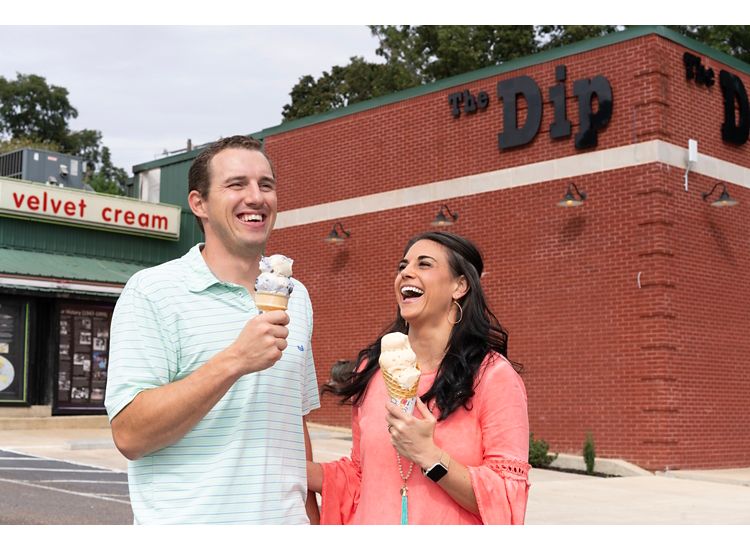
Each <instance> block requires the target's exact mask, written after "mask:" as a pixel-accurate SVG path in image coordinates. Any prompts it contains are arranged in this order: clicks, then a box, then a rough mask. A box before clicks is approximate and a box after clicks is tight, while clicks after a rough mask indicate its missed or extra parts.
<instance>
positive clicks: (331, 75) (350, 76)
mask: <svg viewBox="0 0 750 550" xmlns="http://www.w3.org/2000/svg"><path fill="white" fill-rule="evenodd" d="M418 84H420V82H419V81H418V80H416V79H415V78H414V77H413V76H412V75H411V74H409V73H408V72H407V71H406V70H405V68H404V67H403V66H402V65H399V64H394V63H369V62H367V61H365V60H364V59H363V58H361V57H352V58H351V59H350V60H349V64H348V65H345V66H343V67H341V66H339V65H336V66H334V67H333V68H332V69H331V72H327V71H324V72H323V76H321V77H320V78H319V79H317V80H315V79H314V78H313V77H312V76H310V75H305V76H303V77H302V78H300V80H299V82H298V83H297V84H296V85H295V86H294V87H293V88H292V91H291V93H290V95H291V97H292V102H291V103H290V104H287V105H284V109H283V111H282V116H283V117H284V120H294V119H297V118H301V117H304V116H308V115H313V114H316V113H324V112H326V111H329V110H331V109H337V108H338V107H345V106H346V105H349V104H351V103H356V102H358V101H364V100H365V99H371V98H373V97H379V96H381V95H386V94H389V93H392V92H394V91H398V90H403V89H405V88H410V87H412V86H416V85H418Z"/></svg>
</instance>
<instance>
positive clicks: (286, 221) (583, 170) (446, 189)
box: [275, 140, 750, 229]
mask: <svg viewBox="0 0 750 550" xmlns="http://www.w3.org/2000/svg"><path fill="white" fill-rule="evenodd" d="M686 145H687V144H686ZM655 162H659V163H663V164H667V165H669V166H674V167H676V168H680V169H682V170H685V169H686V168H687V147H678V146H677V145H673V144H671V143H667V142H665V141H661V140H651V141H645V142H643V143H636V144H633V145H623V146H622V147H613V148H611V149H604V150H602V151H593V152H591V153H582V154H579V155H570V156H567V157H561V158H558V159H553V160H546V161H543V162H535V163H531V164H525V165H523V166H514V167H512V168H504V169H502V170H495V171H493V172H485V173H483V174H475V175H473V176H464V177H460V178H453V179H449V180H443V181H437V182H433V183H426V184H423V185H416V186H414V187H407V188H404V189H396V190H393V191H385V192H383V193H374V194H372V195H365V196H362V197H354V198H351V199H344V200H340V201H333V202H328V203H323V204H316V205H314V206H306V207H304V208H297V209H294V210H287V211H284V212H279V214H278V218H277V219H276V225H275V228H276V229H284V228H287V227H296V226H300V225H307V224H311V223H317V222H323V221H326V220H336V219H341V218H351V217H353V216H361V215H365V214H372V213H374V212H381V211H383V210H392V209H394V208H404V207H407V206H415V205H419V204H425V203H430V202H437V201H445V200H448V199H453V198H457V197H466V196H471V195H477V194H479V193H487V192H490V191H498V190H500V189H510V188H513V187H521V186H523V185H533V184H536V183H543V182H545V181H550V180H556V179H562V178H572V177H578V176H584V175H588V174H595V173H597V172H604V171H608V170H618V169H621V168H631V167H634V166H641V165H643V164H652V163H655ZM690 172H691V173H698V174H702V175H704V176H708V177H711V178H716V179H719V180H722V181H724V182H726V183H733V184H736V185H741V186H743V187H750V169H748V168H745V167H743V166H739V165H736V164H732V163H731V162H727V161H724V160H720V159H717V158H714V157H710V156H708V155H702V154H699V155H698V162H697V163H695V165H694V166H693V167H692V168H691V169H690Z"/></svg>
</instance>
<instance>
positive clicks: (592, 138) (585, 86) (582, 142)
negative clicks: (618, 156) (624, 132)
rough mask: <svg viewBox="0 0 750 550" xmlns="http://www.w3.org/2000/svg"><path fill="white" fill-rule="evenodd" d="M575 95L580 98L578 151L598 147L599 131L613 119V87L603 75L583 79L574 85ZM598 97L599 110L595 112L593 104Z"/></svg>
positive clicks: (576, 140)
mask: <svg viewBox="0 0 750 550" xmlns="http://www.w3.org/2000/svg"><path fill="white" fill-rule="evenodd" d="M573 95H575V96H576V97H577V98H578V124H579V131H578V133H577V134H576V135H575V147H576V149H588V148H589V147H596V144H597V136H598V133H599V130H601V129H602V128H604V127H605V126H606V125H607V124H608V123H609V120H610V118H612V87H611V86H610V84H609V80H607V79H606V78H604V77H603V76H601V75H597V76H595V77H594V78H592V79H590V80H589V79H588V78H583V79H581V80H576V81H575V82H574V83H573ZM594 97H596V99H597V100H598V102H599V109H598V110H597V111H596V112H593V109H592V105H591V102H592V100H593V99H594Z"/></svg>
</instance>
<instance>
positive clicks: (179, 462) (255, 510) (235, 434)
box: [105, 245, 320, 523]
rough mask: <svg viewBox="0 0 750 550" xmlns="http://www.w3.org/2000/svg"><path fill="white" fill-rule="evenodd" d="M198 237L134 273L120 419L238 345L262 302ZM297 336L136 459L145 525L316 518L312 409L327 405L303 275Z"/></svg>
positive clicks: (118, 360) (126, 313) (116, 383)
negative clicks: (186, 427) (308, 427)
mask: <svg viewBox="0 0 750 550" xmlns="http://www.w3.org/2000/svg"><path fill="white" fill-rule="evenodd" d="M201 246H202V245H196V246H194V247H193V248H192V249H190V251H189V252H188V253H187V254H186V255H185V256H183V257H182V258H179V259H177V260H173V261H171V262H167V263H165V264H162V265H159V266H156V267H153V268H149V269H145V270H143V271H140V272H138V273H136V274H135V275H133V277H132V278H131V279H130V281H128V283H127V285H126V286H125V288H124V290H123V292H122V295H121V296H120V299H119V300H118V302H117V305H116V307H115V311H114V314H113V317H112V329H111V332H112V334H111V347H110V366H109V380H108V383H107V393H106V401H105V404H106V407H107V413H108V414H109V418H110V421H111V420H112V419H113V418H114V417H115V416H116V415H117V413H119V412H120V411H121V410H122V409H123V408H124V407H125V406H127V405H128V403H130V402H131V401H132V400H133V398H134V397H135V396H136V395H137V394H138V393H139V392H141V391H143V390H146V389H149V388H155V387H158V386H162V385H164V384H168V383H169V382H173V381H175V380H180V379H182V378H184V377H186V376H187V375H189V374H190V373H191V372H193V371H194V370H196V369H197V368H199V367H200V366H201V365H203V364H204V363H206V361H208V360H209V359H210V358H211V357H213V356H214V355H216V354H217V353H218V352H220V351H222V350H223V349H225V348H227V347H228V346H229V345H230V344H231V343H232V342H233V341H234V340H235V339H236V338H237V336H238V335H239V333H240V331H241V330H242V328H243V327H244V326H245V324H246V323H247V321H248V320H250V319H251V318H253V317H254V316H256V315H258V313H259V312H258V309H257V308H256V307H255V303H254V301H253V299H252V297H251V296H250V294H249V293H248V291H247V289H245V288H244V287H242V286H240V285H235V284H232V283H226V282H222V281H219V280H218V279H217V278H216V277H215V276H214V275H213V273H212V272H211V271H210V269H209V268H208V266H207V265H206V263H205V261H204V259H203V256H202V255H201V253H200V248H201ZM288 314H289V318H290V323H289V325H288V328H289V337H288V340H287V341H288V346H287V348H286V349H285V350H284V353H283V356H282V358H281V359H280V360H279V361H278V362H277V363H276V364H275V365H274V366H272V367H271V368H269V369H266V370H264V371H261V372H257V373H253V374H248V375H245V376H243V377H242V378H240V379H239V380H238V381H237V382H236V383H235V384H234V385H233V386H232V387H231V389H230V390H229V391H228V392H227V393H226V394H225V395H224V397H223V398H222V399H221V400H220V401H219V402H218V403H217V404H216V405H215V406H214V407H213V409H211V411H210V412H209V413H208V414H207V415H206V416H205V417H204V418H203V419H202V420H201V421H200V422H199V423H198V424H196V426H195V427H194V428H193V429H192V430H191V431H190V432H188V433H187V434H186V435H185V437H183V438H182V439H181V440H180V441H178V442H177V443H175V444H173V445H170V446H169V447H166V448H164V449H161V450H160V451H157V452H154V453H152V454H150V455H147V456H145V457H143V458H141V459H139V460H135V461H131V462H130V463H129V466H128V483H129V486H130V498H131V502H132V506H133V512H134V516H135V522H136V523H307V522H308V520H307V516H306V514H305V508H304V501H305V498H306V494H307V480H306V473H305V446H304V437H303V428H302V416H303V415H306V414H308V413H309V412H310V411H311V410H313V409H316V408H318V407H319V406H320V400H319V397H318V387H317V381H316V378H315V366H314V364H313V356H312V349H311V339H312V326H313V319H312V306H311V304H310V298H309V295H308V293H307V289H306V288H305V287H304V285H302V284H301V283H300V282H299V281H296V280H295V281H294V291H293V292H292V295H291V298H290V300H289V310H288Z"/></svg>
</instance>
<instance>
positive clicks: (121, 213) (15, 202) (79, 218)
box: [0, 178, 181, 239]
mask: <svg viewBox="0 0 750 550" xmlns="http://www.w3.org/2000/svg"><path fill="white" fill-rule="evenodd" d="M180 211H181V209H180V207H179V206H173V205H168V204H155V203H150V202H144V201H139V200H135V199H129V198H122V197H117V196H114V195H103V194H102V195H100V194H97V193H89V192H86V191H80V190H77V189H64V188H60V187H55V186H49V185H42V184H38V183H27V182H23V181H16V180H12V179H7V178H0V215H2V216H13V217H21V218H36V219H40V220H42V221H49V222H58V223H65V224H75V225H86V226H89V227H91V228H95V229H106V230H110V231H122V232H126V233H138V234H141V235H146V236H149V237H161V238H170V239H177V238H179V236H180Z"/></svg>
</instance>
